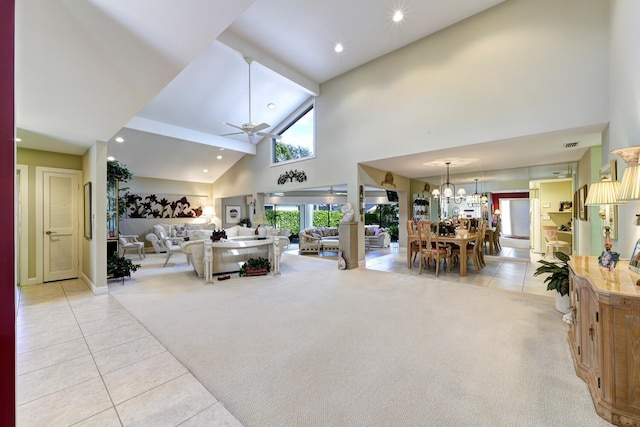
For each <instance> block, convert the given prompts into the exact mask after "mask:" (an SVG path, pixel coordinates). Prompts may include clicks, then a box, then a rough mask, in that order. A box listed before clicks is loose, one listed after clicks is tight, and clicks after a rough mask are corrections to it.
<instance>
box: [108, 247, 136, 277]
mask: <svg viewBox="0 0 640 427" xmlns="http://www.w3.org/2000/svg"><path fill="white" fill-rule="evenodd" d="M140 267H142V266H141V265H140V264H134V263H133V262H132V261H131V260H130V259H128V258H125V257H123V256H118V255H117V254H115V253H114V254H112V255H110V256H109V258H107V277H109V278H112V279H119V278H122V283H123V284H124V278H125V277H131V272H132V271H136V270H138V269H139V268H140Z"/></svg>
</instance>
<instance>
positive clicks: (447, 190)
mask: <svg viewBox="0 0 640 427" xmlns="http://www.w3.org/2000/svg"><path fill="white" fill-rule="evenodd" d="M442 195H443V196H444V197H447V198H449V197H453V191H451V188H449V187H447V188H445V189H444V192H443V193H442Z"/></svg>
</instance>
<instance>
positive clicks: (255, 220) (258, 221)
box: [253, 212, 267, 225]
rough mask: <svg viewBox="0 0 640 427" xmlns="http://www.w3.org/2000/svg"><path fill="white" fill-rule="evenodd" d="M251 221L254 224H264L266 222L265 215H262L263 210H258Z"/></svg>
mask: <svg viewBox="0 0 640 427" xmlns="http://www.w3.org/2000/svg"><path fill="white" fill-rule="evenodd" d="M253 223H254V224H256V225H264V224H266V223H267V217H266V216H265V215H264V212H258V213H257V214H255V215H254V216H253Z"/></svg>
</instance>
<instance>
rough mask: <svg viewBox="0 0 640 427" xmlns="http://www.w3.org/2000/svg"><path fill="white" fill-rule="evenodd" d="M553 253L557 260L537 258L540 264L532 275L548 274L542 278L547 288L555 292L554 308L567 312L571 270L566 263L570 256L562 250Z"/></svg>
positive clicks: (569, 304) (569, 303)
mask: <svg viewBox="0 0 640 427" xmlns="http://www.w3.org/2000/svg"><path fill="white" fill-rule="evenodd" d="M553 255H554V256H555V257H556V258H557V259H558V261H547V260H544V259H541V260H539V261H538V262H539V263H540V264H542V265H541V266H539V267H538V268H537V269H536V271H535V273H534V274H533V275H534V276H539V275H541V274H549V276H548V277H547V278H546V279H544V282H545V283H546V284H547V290H548V291H555V292H556V294H555V297H556V310H558V311H559V312H561V313H564V314H567V313H568V312H569V310H570V309H569V307H570V306H571V302H570V300H569V273H570V272H571V267H570V266H569V264H568V262H569V260H570V259H571V257H570V256H569V255H567V254H565V253H563V252H555V253H554V254H553Z"/></svg>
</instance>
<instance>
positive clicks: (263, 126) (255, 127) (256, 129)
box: [251, 123, 271, 132]
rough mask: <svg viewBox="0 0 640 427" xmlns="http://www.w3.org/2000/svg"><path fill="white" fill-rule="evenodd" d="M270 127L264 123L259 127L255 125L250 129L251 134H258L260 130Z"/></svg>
mask: <svg viewBox="0 0 640 427" xmlns="http://www.w3.org/2000/svg"><path fill="white" fill-rule="evenodd" d="M270 127H271V126H270V125H268V124H266V123H260V124H259V125H255V126H253V128H252V129H251V131H252V132H259V131H261V130H265V129H268V128H270Z"/></svg>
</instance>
